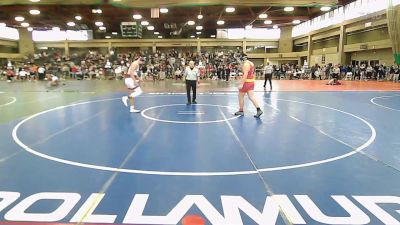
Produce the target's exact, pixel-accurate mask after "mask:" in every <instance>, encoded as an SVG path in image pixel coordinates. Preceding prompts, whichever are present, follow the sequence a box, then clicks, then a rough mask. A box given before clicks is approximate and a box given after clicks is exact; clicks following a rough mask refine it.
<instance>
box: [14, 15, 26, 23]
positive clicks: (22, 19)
mask: <svg viewBox="0 0 400 225" xmlns="http://www.w3.org/2000/svg"><path fill="white" fill-rule="evenodd" d="M24 20H25V18H24V17H22V16H17V17H15V21H18V22H22V21H24Z"/></svg>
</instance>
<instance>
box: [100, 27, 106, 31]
mask: <svg viewBox="0 0 400 225" xmlns="http://www.w3.org/2000/svg"><path fill="white" fill-rule="evenodd" d="M99 30H107V28H106V27H99Z"/></svg>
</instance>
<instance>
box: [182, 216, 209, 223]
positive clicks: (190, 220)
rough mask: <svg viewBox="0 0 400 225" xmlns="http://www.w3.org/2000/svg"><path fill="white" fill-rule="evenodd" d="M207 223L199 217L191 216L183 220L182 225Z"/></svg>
mask: <svg viewBox="0 0 400 225" xmlns="http://www.w3.org/2000/svg"><path fill="white" fill-rule="evenodd" d="M205 223H206V221H205V220H204V219H203V217H201V216H199V215H189V216H185V217H184V218H183V219H182V225H204V224H205Z"/></svg>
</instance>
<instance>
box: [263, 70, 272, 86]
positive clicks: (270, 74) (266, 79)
mask: <svg viewBox="0 0 400 225" xmlns="http://www.w3.org/2000/svg"><path fill="white" fill-rule="evenodd" d="M267 81H269V86H270V88H271V89H272V73H266V74H265V76H264V87H266V85H267Z"/></svg>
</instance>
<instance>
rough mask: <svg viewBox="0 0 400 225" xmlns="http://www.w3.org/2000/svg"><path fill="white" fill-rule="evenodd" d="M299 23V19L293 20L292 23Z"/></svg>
mask: <svg viewBox="0 0 400 225" xmlns="http://www.w3.org/2000/svg"><path fill="white" fill-rule="evenodd" d="M299 23H301V21H300V20H293V24H299Z"/></svg>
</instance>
